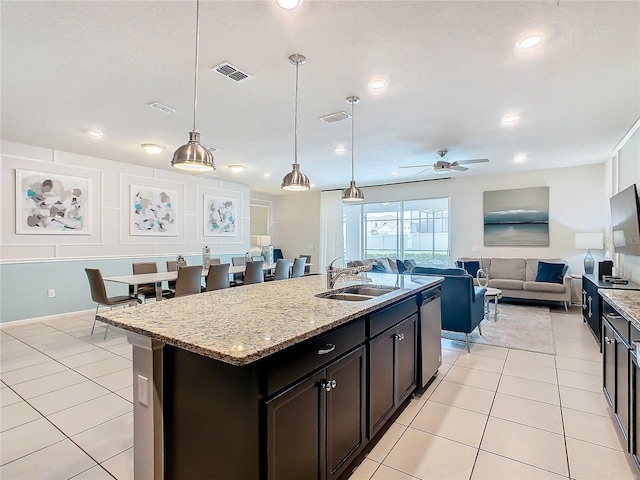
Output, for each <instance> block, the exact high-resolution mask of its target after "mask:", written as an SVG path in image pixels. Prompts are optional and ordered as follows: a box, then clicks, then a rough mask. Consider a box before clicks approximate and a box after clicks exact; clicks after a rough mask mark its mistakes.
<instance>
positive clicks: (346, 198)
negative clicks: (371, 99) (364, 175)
mask: <svg viewBox="0 0 640 480" xmlns="http://www.w3.org/2000/svg"><path fill="white" fill-rule="evenodd" d="M359 101H360V98H359V97H356V96H355V95H354V96H351V97H347V102H348V103H350V104H351V183H350V184H349V188H345V189H344V190H343V191H342V201H343V202H346V203H351V202H361V201H363V200H364V193H363V192H362V190H361V189H359V188H358V187H357V186H356V180H355V160H354V155H353V152H354V146H353V138H354V136H353V111H354V108H353V106H354V105H355V104H356V103H358V102H359Z"/></svg>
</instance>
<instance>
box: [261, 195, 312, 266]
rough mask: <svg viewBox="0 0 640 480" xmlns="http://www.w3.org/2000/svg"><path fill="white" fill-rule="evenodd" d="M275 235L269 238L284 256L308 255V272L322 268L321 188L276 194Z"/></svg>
mask: <svg viewBox="0 0 640 480" xmlns="http://www.w3.org/2000/svg"><path fill="white" fill-rule="evenodd" d="M273 229H274V235H273V236H272V238H271V240H272V243H273V245H274V246H275V247H277V248H281V249H282V253H283V255H284V257H285V258H291V259H293V258H296V257H298V256H300V255H311V263H312V264H313V266H312V267H311V272H314V273H315V272H322V271H324V269H323V266H322V265H319V264H318V262H319V257H318V255H319V245H320V192H317V191H309V192H298V193H287V194H284V195H278V196H277V197H276V203H275V215H274V224H273Z"/></svg>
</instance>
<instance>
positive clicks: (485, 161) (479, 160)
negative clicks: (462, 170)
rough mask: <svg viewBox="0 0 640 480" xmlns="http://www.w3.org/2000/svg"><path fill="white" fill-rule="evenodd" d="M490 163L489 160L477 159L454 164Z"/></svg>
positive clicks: (459, 161)
mask: <svg viewBox="0 0 640 480" xmlns="http://www.w3.org/2000/svg"><path fill="white" fill-rule="evenodd" d="M488 161H489V159H488V158H476V159H473V160H458V161H457V162H453V163H455V164H457V165H465V164H466V165H469V164H470V163H487V162H488Z"/></svg>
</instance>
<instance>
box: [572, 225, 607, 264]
mask: <svg viewBox="0 0 640 480" xmlns="http://www.w3.org/2000/svg"><path fill="white" fill-rule="evenodd" d="M602 248H604V235H603V234H602V233H601V232H594V233H576V249H577V250H586V251H587V254H586V255H585V257H584V273H586V274H592V273H593V270H594V268H595V266H596V261H595V260H594V258H593V255H591V249H598V250H602Z"/></svg>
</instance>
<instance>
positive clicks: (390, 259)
mask: <svg viewBox="0 0 640 480" xmlns="http://www.w3.org/2000/svg"><path fill="white" fill-rule="evenodd" d="M387 262H388V263H389V268H390V269H391V273H400V272H399V271H398V265H397V264H396V259H395V258H393V257H387Z"/></svg>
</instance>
